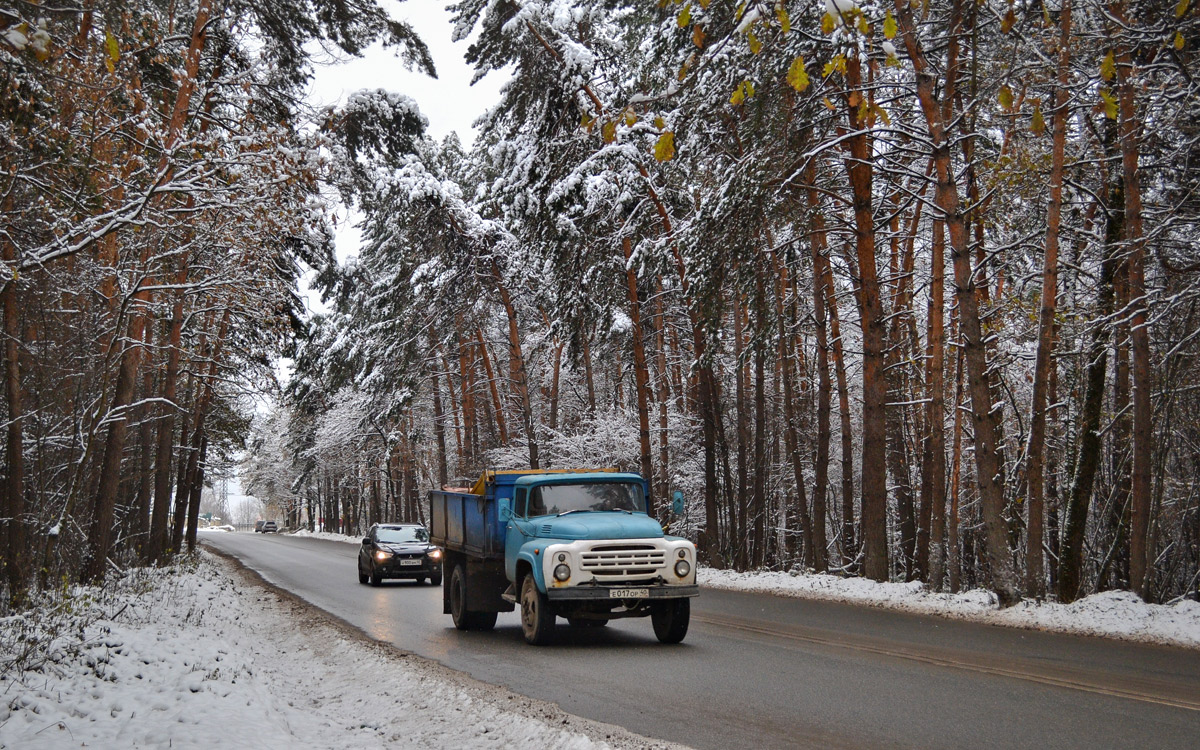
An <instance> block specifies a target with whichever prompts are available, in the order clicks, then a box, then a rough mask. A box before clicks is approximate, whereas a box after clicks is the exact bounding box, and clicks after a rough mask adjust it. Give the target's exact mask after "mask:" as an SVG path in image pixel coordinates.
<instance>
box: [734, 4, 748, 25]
mask: <svg viewBox="0 0 1200 750" xmlns="http://www.w3.org/2000/svg"><path fill="white" fill-rule="evenodd" d="M745 12H746V0H742V2H741V3H740V4H739V5H738V7H737V15H736V16H734V17H735V18H736V19H737V20H739V21H740V20H742V14H743V13H745Z"/></svg>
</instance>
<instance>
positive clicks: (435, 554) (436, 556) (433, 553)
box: [426, 549, 442, 560]
mask: <svg viewBox="0 0 1200 750" xmlns="http://www.w3.org/2000/svg"><path fill="white" fill-rule="evenodd" d="M426 554H427V555H429V559H430V560H441V559H442V551H441V550H440V549H431V550H429V552H427V553H426Z"/></svg>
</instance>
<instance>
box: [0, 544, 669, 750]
mask: <svg viewBox="0 0 1200 750" xmlns="http://www.w3.org/2000/svg"><path fill="white" fill-rule="evenodd" d="M229 566H230V563H226V562H223V561H216V560H215V559H214V558H212V557H211V556H209V555H208V554H207V553H205V554H203V555H202V556H200V559H199V560H198V561H193V562H191V563H185V564H184V565H183V566H179V567H173V568H166V569H158V570H142V571H135V572H134V573H132V574H130V575H129V576H127V577H126V578H125V579H124V580H122V581H120V582H118V583H116V584H112V585H110V587H109V589H108V590H106V591H100V590H97V589H77V590H74V591H73V592H71V593H70V594H69V595H67V596H55V597H51V599H52V600H51V601H47V603H46V604H44V605H42V606H41V607H39V608H38V610H36V611H34V612H30V613H26V614H24V615H18V616H12V617H6V618H2V619H0V693H2V694H3V696H4V701H3V703H2V704H0V748H18V747H19V748H62V747H67V746H72V747H106V748H116V747H168V746H170V747H173V748H197V750H199V749H200V748H206V749H207V748H212V747H247V746H254V747H256V748H281V749H283V748H295V747H320V748H347V749H349V748H385V747H386V748H463V747H472V748H486V747H497V748H499V747H554V748H572V749H578V750H585V749H589V748H605V747H613V746H617V747H637V748H646V747H666V745H664V744H663V743H652V742H650V741H648V740H645V739H644V738H640V737H637V736H636V735H630V734H629V733H627V732H624V730H620V729H617V728H615V727H610V726H607V725H602V724H597V723H595V722H589V721H586V720H582V719H579V718H577V717H573V716H570V715H569V714H565V713H563V712H562V711H561V710H559V709H558V708H557V707H556V706H553V705H551V704H547V703H542V702H539V701H533V700H531V699H528V698H523V697H521V696H516V695H514V694H513V693H511V692H509V691H507V690H503V689H501V688H495V687H491V686H487V685H484V684H483V683H479V682H476V681H474V680H471V679H469V678H467V677H465V676H462V675H460V674H459V673H456V672H453V671H451V670H448V669H445V668H443V667H441V666H439V665H437V664H435V663H433V662H428V661H425V660H423V659H419V658H417V657H412V656H407V655H405V654H402V653H400V652H398V651H396V650H394V649H391V648H389V647H387V646H383V645H380V644H378V643H375V642H373V641H370V640H368V639H366V638H365V637H362V636H360V635H357V634H356V633H355V632H354V631H351V630H349V629H348V628H345V627H344V626H338V625H336V624H334V623H333V622H332V621H331V620H330V619H328V618H326V617H325V616H324V614H323V613H319V612H316V613H314V611H313V609H312V608H310V607H308V606H306V605H302V604H296V603H293V602H292V601H291V600H289V599H286V598H280V597H279V596H277V595H276V594H274V593H272V592H271V591H270V590H268V589H266V588H263V587H259V586H257V585H247V584H246V583H244V582H242V580H241V578H240V574H234V575H231V571H232V568H231V567H229ZM234 576H237V577H234ZM606 738H607V740H608V741H606Z"/></svg>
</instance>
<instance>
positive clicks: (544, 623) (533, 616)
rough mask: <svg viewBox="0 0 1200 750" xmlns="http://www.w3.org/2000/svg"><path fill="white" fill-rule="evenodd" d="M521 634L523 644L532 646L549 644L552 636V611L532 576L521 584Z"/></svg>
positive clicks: (528, 576) (527, 577)
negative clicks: (523, 639) (523, 640)
mask: <svg viewBox="0 0 1200 750" xmlns="http://www.w3.org/2000/svg"><path fill="white" fill-rule="evenodd" d="M521 633H522V634H523V635H524V636H525V642H526V643H530V644H532V645H534V646H541V645H544V644H546V643H549V642H550V638H551V636H552V635H553V634H554V610H552V609H550V600H549V599H547V598H546V595H545V594H543V593H542V592H540V591H538V587H537V582H536V581H534V580H533V576H532V575H527V576H525V580H524V581H523V582H522V583H521Z"/></svg>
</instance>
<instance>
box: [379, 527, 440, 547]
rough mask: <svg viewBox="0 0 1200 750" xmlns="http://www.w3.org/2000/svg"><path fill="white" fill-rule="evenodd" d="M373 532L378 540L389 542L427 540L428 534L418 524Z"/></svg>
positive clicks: (399, 542) (400, 542)
mask: <svg viewBox="0 0 1200 750" xmlns="http://www.w3.org/2000/svg"><path fill="white" fill-rule="evenodd" d="M375 534H376V536H377V537H378V538H379V541H381V542H389V543H391V544H403V543H404V542H428V541H429V534H428V533H427V532H426V531H425V529H422V528H421V527H420V526H408V527H405V528H400V529H379V530H378V531H376V532H375Z"/></svg>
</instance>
